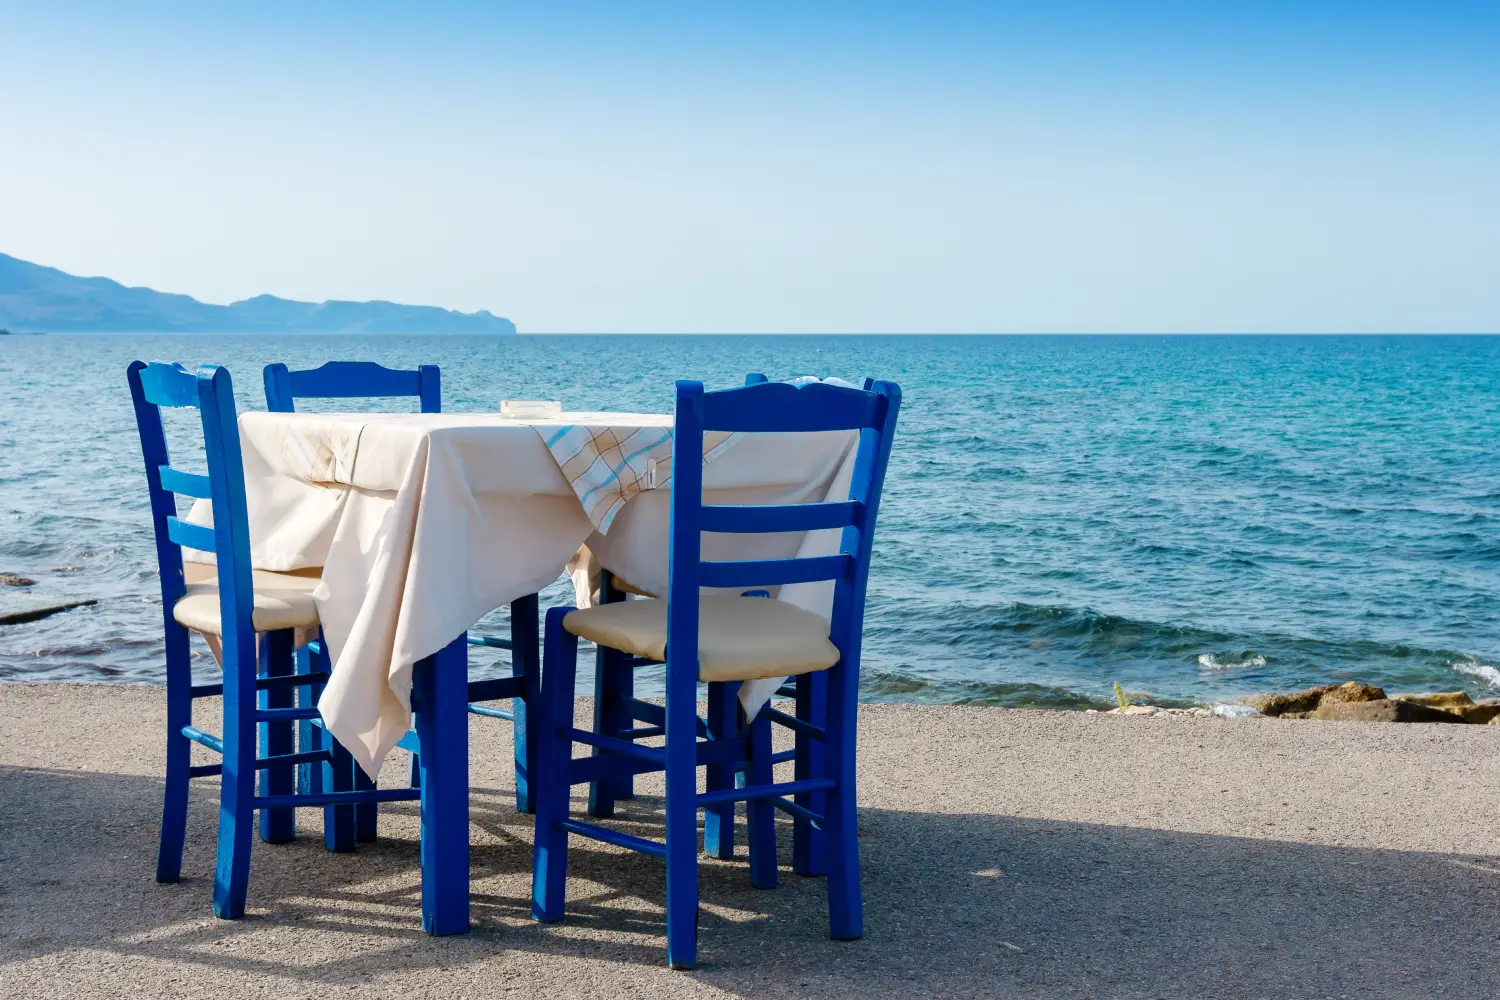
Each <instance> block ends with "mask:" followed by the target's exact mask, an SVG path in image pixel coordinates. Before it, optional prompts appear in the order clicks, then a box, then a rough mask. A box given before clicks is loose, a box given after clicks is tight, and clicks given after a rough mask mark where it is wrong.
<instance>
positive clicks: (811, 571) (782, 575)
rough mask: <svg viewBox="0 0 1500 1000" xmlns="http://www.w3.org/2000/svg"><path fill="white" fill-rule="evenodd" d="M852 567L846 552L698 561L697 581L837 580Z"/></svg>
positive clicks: (725, 584)
mask: <svg viewBox="0 0 1500 1000" xmlns="http://www.w3.org/2000/svg"><path fill="white" fill-rule="evenodd" d="M853 568H854V557H853V556H851V555H848V554H847V553H845V554H840V555H836V556H810V557H808V558H805V559H745V560H739V561H726V562H702V563H699V564H698V584H699V586H703V587H752V586H755V585H756V584H768V585H775V586H780V585H782V584H787V583H815V582H817V581H819V580H835V579H839V578H841V577H843V576H846V575H848V573H849V572H850V570H852V569H853Z"/></svg>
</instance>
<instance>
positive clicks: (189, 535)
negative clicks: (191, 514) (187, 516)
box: [167, 517, 218, 552]
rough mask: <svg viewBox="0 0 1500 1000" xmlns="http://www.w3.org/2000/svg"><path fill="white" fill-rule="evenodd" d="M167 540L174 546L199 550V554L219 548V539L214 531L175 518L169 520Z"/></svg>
mask: <svg viewBox="0 0 1500 1000" xmlns="http://www.w3.org/2000/svg"><path fill="white" fill-rule="evenodd" d="M167 538H168V540H169V541H171V542H172V544H174V545H181V546H182V547H183V548H188V549H197V550H198V551H199V552H213V551H215V550H216V549H217V547H218V538H217V536H216V535H215V534H214V529H212V528H205V527H204V526H203V525H201V524H193V523H191V522H189V521H180V520H178V519H177V518H175V517H169V518H167Z"/></svg>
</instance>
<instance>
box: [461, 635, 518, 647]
mask: <svg viewBox="0 0 1500 1000" xmlns="http://www.w3.org/2000/svg"><path fill="white" fill-rule="evenodd" d="M469 645H471V646H488V647H489V648H490V649H510V648H512V644H511V641H510V640H509V639H501V638H500V637H498V636H493V635H475V634H474V633H473V632H470V633H469Z"/></svg>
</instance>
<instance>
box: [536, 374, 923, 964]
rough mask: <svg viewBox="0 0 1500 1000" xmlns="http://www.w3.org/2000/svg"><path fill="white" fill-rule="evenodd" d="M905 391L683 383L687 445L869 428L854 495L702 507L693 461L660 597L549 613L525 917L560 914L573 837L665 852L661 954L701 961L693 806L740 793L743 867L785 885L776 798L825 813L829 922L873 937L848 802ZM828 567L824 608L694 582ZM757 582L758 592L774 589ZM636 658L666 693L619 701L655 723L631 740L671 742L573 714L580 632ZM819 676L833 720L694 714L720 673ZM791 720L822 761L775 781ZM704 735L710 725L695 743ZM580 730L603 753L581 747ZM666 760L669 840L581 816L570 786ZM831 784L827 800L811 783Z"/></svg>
mask: <svg viewBox="0 0 1500 1000" xmlns="http://www.w3.org/2000/svg"><path fill="white" fill-rule="evenodd" d="M900 400H901V390H900V389H899V388H898V387H897V386H896V385H894V384H893V383H890V382H875V383H873V385H872V386H871V389H870V390H869V391H862V390H858V389H846V388H842V387H838V386H831V385H826V384H821V383H815V384H812V385H807V386H803V387H800V388H798V387H794V386H791V385H788V384H785V383H761V384H751V385H747V386H744V387H742V388H738V389H728V390H724V391H722V392H712V393H705V392H704V391H703V386H702V384H701V383H698V382H678V383H677V406H676V431H675V435H676V448H678V449H680V453H682V454H692V453H693V450H694V449H695V448H697V449H699V450H700V451H701V446H702V440H703V433H704V431H706V430H714V431H744V432H770V431H779V432H813V431H829V430H858V431H859V432H860V442H859V452H858V455H857V458H856V462H855V470H854V476H853V482H852V484H851V488H850V497H849V499H848V500H846V501H833V502H826V503H810V504H792V505H760V506H709V505H705V504H704V503H703V491H702V485H703V469H702V465H701V464H700V463H697V462H684V463H679V464H677V465H676V467H675V468H674V470H673V480H672V485H671V489H672V498H671V504H672V507H671V510H672V514H671V517H672V524H671V552H670V555H669V563H668V565H669V581H668V594H667V598H666V599H665V600H664V601H663V600H631V601H624V602H619V603H610V604H601V605H599V606H597V607H593V608H589V609H587V610H583V611H578V610H572V609H567V608H553V609H550V610H549V611H548V612H547V621H546V633H545V640H544V641H545V664H546V666H545V670H544V672H543V694H542V706H541V708H540V713H541V714H543V715H544V718H545V720H546V721H545V723H544V725H543V726H542V727H541V729H542V732H541V734H540V740H539V743H538V752H539V757H538V766H539V778H540V782H541V787H540V789H539V791H538V795H537V814H536V844H535V857H534V863H533V872H532V916H533V917H535V918H536V919H538V920H541V921H545V922H550V921H556V920H560V919H562V917H563V911H564V902H565V898H566V886H567V852H568V838H569V836H570V835H573V834H577V835H580V836H585V837H591V838H593V839H596V840H601V841H604V842H606V843H610V844H615V845H617V846H621V847H627V848H629V849H631V850H636V851H641V852H643V853H647V854H652V855H655V856H657V857H661V858H664V859H665V861H666V865H667V961H668V963H669V964H670V965H671V966H673V967H674V968H692V967H693V965H694V964H695V963H696V961H697V927H696V918H697V909H698V880H697V849H698V845H697V810H699V809H705V810H708V812H709V815H710V816H712V815H713V814H714V810H715V808H716V807H721V806H724V805H726V804H732V803H734V802H738V801H744V802H746V803H747V806H746V808H747V811H748V815H749V841H750V877H751V882H752V883H753V884H754V885H756V886H758V887H763V888H769V887H771V886H774V885H775V884H776V879H777V868H776V839H775V826H774V813H773V810H774V809H781V810H783V811H784V812H787V813H789V814H790V815H791V816H793V817H794V818H796V819H801V820H805V821H806V822H808V823H809V824H812V825H815V826H822V827H823V828H824V830H825V831H826V837H827V855H828V858H827V867H828V908H829V924H830V933H831V936H832V937H834V938H837V939H851V938H857V937H860V936H861V935H862V934H863V930H864V929H863V908H862V904H861V896H860V887H859V859H858V844H857V840H856V835H857V823H856V817H855V812H854V791H855V789H854V773H855V768H854V745H855V732H854V730H855V718H856V712H855V709H856V699H857V695H858V685H859V654H860V638H861V632H862V629H863V620H864V600H865V584H866V579H867V576H868V573H869V565H870V552H871V543H872V540H873V535H874V529H875V520H876V515H877V513H878V509H879V503H880V493H881V487H882V485H883V483H884V478H885V469H886V465H887V462H888V460H889V457H890V448H891V440H892V437H893V435H894V432H895V426H896V416H897V412H898V410H899V409H900ZM834 528H837V529H842V530H843V536H842V542H841V546H840V548H841V551H840V552H839V553H838V554H836V555H830V556H816V557H808V558H794V559H772V560H746V561H736V562H706V561H703V560H702V558H701V548H700V533H701V532H703V531H714V532H726V533H735V534H755V533H766V532H780V531H811V530H819V529H834ZM822 580H832V581H833V582H834V601H833V614H832V619H831V621H825V620H824V619H823V618H821V617H820V616H818V615H815V614H812V613H811V612H808V611H804V610H802V609H800V608H797V607H795V606H793V605H791V604H787V603H784V602H781V601H774V600H767V599H765V597H763V596H751V595H752V594H755V593H757V592H756V591H746V592H745V596H740V597H720V596H703V595H701V594H700V590H699V588H700V587H730V588H736V589H738V588H753V587H767V586H781V585H785V584H791V583H805V582H815V581H822ZM759 593H761V594H764V591H760V592H759ZM580 636H582V637H584V638H587V639H590V640H592V641H593V642H594V643H595V644H596V645H599V646H607V647H610V648H613V649H617V650H620V651H622V652H623V653H625V654H626V655H627V656H629V657H632V658H637V659H640V660H642V661H664V662H665V663H666V672H667V697H666V706H665V707H664V708H663V707H662V706H659V705H654V704H651V703H649V702H645V701H641V700H638V699H633V698H631V699H621V701H622V703H623V704H624V705H625V706H626V707H627V708H628V710H629V713H630V715H631V717H632V718H633V719H634V720H635V721H638V722H643V723H646V730H649V732H646V731H637V732H636V733H634V734H633V735H634V736H636V737H639V736H644V735H664V736H665V737H666V746H665V747H651V746H644V745H641V744H639V743H637V742H635V741H634V739H622V738H618V737H614V736H608V735H602V734H599V733H595V732H589V731H585V730H581V729H577V728H575V727H574V726H573V723H572V716H573V683H574V679H575V676H576V670H577V643H578V638H579V637H580ZM814 672H826V676H827V686H826V691H827V705H826V706H825V711H824V712H823V713H822V715H823V717H824V719H825V723H824V724H823V725H817V724H815V723H813V722H811V721H808V720H806V719H800V718H795V717H793V716H786V715H783V714H781V713H779V712H777V711H776V710H775V709H772V708H771V707H770V706H767V707H766V708H763V709H762V710H761V711H760V712H759V713H758V714H757V716H756V718H755V720H754V721H753V722H751V723H750V724H749V725H748V726H737V727H736V729H735V731H734V732H733V734H732V735H731V734H730V733H728V732H723V731H721V732H719V733H718V734H716V733H715V728H716V727H715V720H713V719H712V718H709V719H703V718H699V717H698V714H697V700H696V698H697V685H698V683H699V681H707V682H709V683H710V684H714V683H722V684H724V685H725V688H724V690H725V692H726V693H730V694H732V693H733V692H734V691H735V690H736V688H737V686H738V685H739V684H740V683H741V682H743V681H747V680H752V679H757V678H764V677H779V676H801V675H806V674H811V673H814ZM773 720H776V721H780V722H782V723H784V724H787V725H789V726H791V727H792V728H794V729H795V730H797V731H798V732H800V733H803V734H805V735H806V736H807V737H809V738H810V739H812V740H815V741H817V742H819V743H821V744H822V748H823V754H822V760H821V761H820V762H819V763H820V765H821V766H820V767H819V769H818V770H817V771H814V772H812V773H809V774H808V775H807V776H806V777H795V778H794V780H792V781H790V782H782V783H777V782H776V781H775V780H774V777H773V773H772V768H773V767H774V765H775V763H776V758H775V757H774V755H773V754H772V752H771V733H770V726H771V724H772V722H773ZM699 737H705V738H704V739H701V740H700V739H699ZM574 742H579V743H584V744H587V745H590V746H593V747H595V748H598V749H600V750H603V751H606V752H604V753H600V754H596V755H595V756H593V757H589V758H580V759H577V760H575V759H573V753H572V745H573V743H574ZM705 766H711V767H718V768H723V769H726V770H728V771H730V772H733V771H736V770H741V769H743V770H744V771H745V772H746V784H745V785H744V786H742V787H734V785H733V784H729V785H728V787H722V786H723V785H724V783H723V782H720V785H721V787H717V788H710V789H709V790H707V791H705V792H703V793H701V794H700V793H698V792H697V769H698V768H699V767H705ZM658 770H660V771H665V772H666V826H667V830H666V842H665V843H661V842H657V841H652V840H646V839H644V838H641V837H636V836H632V835H630V834H626V833H622V832H620V831H617V830H613V829H610V828H608V827H603V826H598V825H595V824H591V823H586V822H583V821H580V820H575V819H572V818H571V817H570V816H569V814H568V800H569V788H570V787H571V785H574V784H579V783H582V782H590V781H595V780H597V779H600V778H612V777H617V776H619V775H622V774H631V773H640V772H646V771H658ZM814 793H822V794H823V797H824V803H823V808H822V811H821V812H817V811H814V809H813V808H811V807H810V806H809V805H807V804H806V802H807V801H808V800H806V799H802V798H801V797H802V796H805V795H810V794H814Z"/></svg>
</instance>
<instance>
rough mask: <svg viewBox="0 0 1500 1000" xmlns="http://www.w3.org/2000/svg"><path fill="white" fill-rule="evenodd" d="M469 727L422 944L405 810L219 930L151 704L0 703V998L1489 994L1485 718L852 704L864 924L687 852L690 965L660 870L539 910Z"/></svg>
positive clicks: (144, 695)
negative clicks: (431, 930)
mask: <svg viewBox="0 0 1500 1000" xmlns="http://www.w3.org/2000/svg"><path fill="white" fill-rule="evenodd" d="M209 708H210V710H211V706H210V707H209ZM586 711H587V705H586V704H584V703H580V713H581V714H582V713H585V712H586ZM203 717H205V718H209V719H212V717H213V716H212V714H211V711H205V712H204V713H203ZM471 724H472V736H473V749H474V765H473V767H474V772H473V786H474V794H473V805H472V818H473V828H472V837H473V845H474V850H473V894H474V895H473V900H474V905H473V912H474V920H475V926H474V930H473V931H472V932H471V933H469V934H467V935H463V936H460V937H454V938H444V939H434V938H429V937H427V936H426V935H424V934H423V933H422V931H421V929H420V917H419V895H418V892H419V890H418V875H419V873H418V851H417V822H416V813H415V807H414V805H413V804H409V803H401V804H397V805H392V806H388V807H385V808H383V810H382V813H381V822H380V839H379V840H378V841H377V842H375V843H373V844H362V845H360V848H359V850H358V851H357V852H355V853H353V854H347V855H334V854H329V853H327V852H325V851H324V850H323V849H322V847H321V837H320V825H321V813H320V812H318V811H312V810H310V811H304V812H303V813H302V814H301V815H300V816H299V823H300V827H299V829H300V831H301V833H302V836H300V837H299V839H298V840H297V841H296V842H295V843H292V844H286V845H274V846H273V845H266V844H261V843H257V844H256V847H255V859H254V865H253V868H252V872H251V884H250V913H249V915H248V916H246V918H245V919H243V920H240V921H237V922H226V921H220V920H216V919H214V917H213V916H212V911H211V909H210V895H211V888H212V887H211V878H212V870H213V856H212V849H213V840H214V837H213V832H214V822H215V816H216V800H215V797H214V790H213V783H212V781H211V780H200V781H199V782H197V783H195V785H196V790H195V794H194V797H193V806H192V818H191V823H190V828H189V841H188V851H187V858H186V863H185V872H184V878H183V881H182V882H181V883H179V884H177V885H170V886H167V885H157V884H156V883H155V882H154V881H153V880H152V872H153V868H154V861H155V844H156V827H157V822H158V819H159V809H160V787H161V785H160V780H159V775H160V774H161V771H162V754H161V742H162V736H161V733H162V731H163V726H164V721H163V712H162V696H161V691H160V690H159V689H156V688H148V687H121V686H102V685H100V686H90V685H62V684H56V685H45V686H22V685H0V997H6V998H22V997H26V998H29V997H90V998H91V997H127V996H128V997H157V996H163V997H166V996H184V997H188V996H192V997H197V996H205V997H206V996H212V997H216V998H223V997H236V998H238V997H254V996H267V997H271V996H274V997H278V998H298V997H319V998H323V997H345V996H349V997H362V998H373V997H401V998H417V997H444V998H461V997H491V996H494V997H502V996H517V997H521V996H528V997H529V996H547V997H557V998H571V997H678V996H682V997H756V998H772V997H817V998H822V997H851V998H856V997H857V998H868V997H887V996H892V997H894V996H923V997H1191V998H1198V997H1303V996H1306V997H1351V998H1352V997H1360V998H1365V997H1414V996H1424V997H1425V996H1432V997H1439V996H1440V997H1445V998H1448V997H1453V998H1457V997H1493V996H1495V995H1496V993H1497V990H1500V975H1497V973H1500V727H1495V726H1435V725H1378V724H1356V723H1322V722H1288V721H1276V720H1264V719H1233V720H1227V719H1217V718H1215V719H1199V718H1192V717H1183V716H1166V715H1158V716H1147V717H1117V716H1107V715H1084V714H1079V713H1066V712H1030V711H1013V710H1005V709H995V708H976V707H961V706H955V707H918V706H867V707H865V708H864V709H862V711H861V717H860V724H861V760H860V782H861V785H860V804H861V807H862V814H861V833H862V838H861V850H862V859H863V866H862V867H863V873H864V884H865V900H866V921H865V922H866V928H867V934H866V936H865V938H864V939H863V940H862V941H857V942H834V941H830V940H828V939H827V937H826V913H825V910H824V905H825V901H824V893H823V885H822V880H820V879H803V878H799V877H798V876H796V875H793V874H792V873H791V872H790V870H789V869H787V868H785V867H783V869H782V884H781V886H780V888H778V889H777V890H775V891H757V890H755V889H753V888H751V887H750V885H749V880H748V875H747V872H746V870H745V865H744V858H743V847H742V848H741V851H742V854H741V857H740V858H739V859H738V860H736V861H732V862H731V861H724V862H720V861H711V860H708V859H704V860H703V862H702V866H701V870H702V887H703V899H704V910H705V912H704V915H703V919H702V931H701V938H700V942H701V943H700V960H701V965H700V968H699V969H698V970H697V971H695V972H691V973H681V972H671V971H670V970H668V969H667V968H666V967H665V965H664V962H665V951H664V939H663V936H662V910H661V900H662V883H663V878H662V868H661V865H660V863H659V862H658V861H656V860H655V859H652V858H649V857H642V856H637V855H633V854H627V853H624V852H621V851H618V850H615V849H613V848H609V847H606V846H604V845H601V844H597V843H593V842H589V841H580V840H577V839H575V840H574V849H573V853H572V864H573V875H574V881H573V883H572V886H571V894H570V909H569V919H568V920H567V921H566V922H564V923H562V924H558V925H552V926H543V925H539V924H535V923H532V922H531V921H530V920H528V919H527V900H528V895H529V869H530V862H531V850H530V843H531V827H530V822H529V817H523V816H518V815H517V814H516V813H515V812H514V810H513V808H512V805H513V799H512V797H511V787H512V786H511V777H510V774H509V772H508V769H507V767H508V760H509V752H510V747H509V740H510V727H509V725H508V724H506V723H502V722H496V721H494V720H486V719H480V718H472V719H471ZM209 728H215V729H216V728H217V727H216V726H212V725H210V726H209ZM403 763H404V761H402V762H395V761H393V763H392V766H390V767H388V768H387V770H386V773H385V775H384V776H383V778H384V780H386V781H395V780H398V779H399V777H400V776H401V775H403V774H404V772H405V768H404V767H403V766H400V764H403ZM658 791H659V785H655V784H652V783H651V782H649V781H647V782H643V783H642V795H641V797H639V798H638V799H636V800H635V801H633V802H631V803H628V804H626V805H627V807H626V809H625V811H624V814H623V816H622V818H621V820H620V821H619V822H620V823H621V825H622V828H625V829H630V830H633V831H636V832H643V833H650V832H652V830H653V826H654V824H656V823H657V822H658V821H659V817H660V800H659V799H658V798H656V794H657V792H658ZM782 835H783V849H784V850H783V855H782V856H783V861H786V860H788V858H789V853H790V828H789V827H786V828H784V829H783V830H782ZM741 844H743V838H741Z"/></svg>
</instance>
